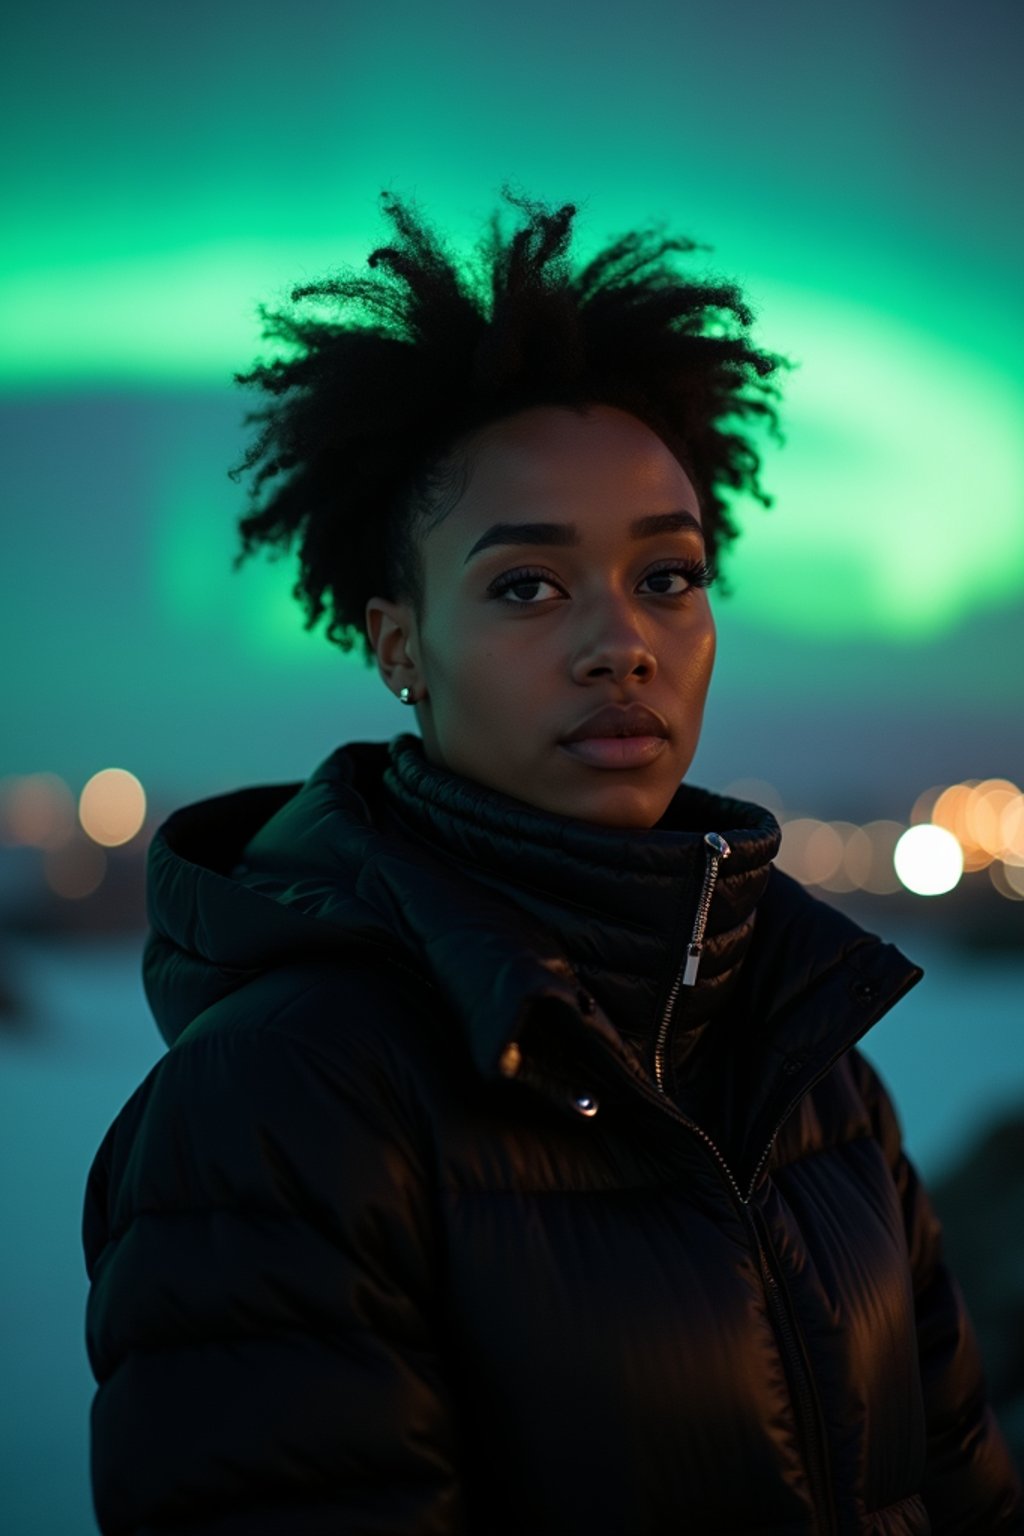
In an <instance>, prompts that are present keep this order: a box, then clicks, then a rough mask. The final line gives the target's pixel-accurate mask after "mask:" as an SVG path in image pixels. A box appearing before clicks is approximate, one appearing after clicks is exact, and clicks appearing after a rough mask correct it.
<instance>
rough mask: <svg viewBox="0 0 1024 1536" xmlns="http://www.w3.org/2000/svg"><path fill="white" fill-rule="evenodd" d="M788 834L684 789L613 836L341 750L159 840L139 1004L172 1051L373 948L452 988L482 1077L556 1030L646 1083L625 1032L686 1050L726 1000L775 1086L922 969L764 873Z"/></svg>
mask: <svg viewBox="0 0 1024 1536" xmlns="http://www.w3.org/2000/svg"><path fill="white" fill-rule="evenodd" d="M709 830H710V831H715V832H718V833H719V834H720V835H723V836H724V837H725V839H726V841H727V842H728V844H729V846H730V854H729V857H728V858H727V859H726V860H724V862H723V863H722V865H721V866H720V870H721V873H720V878H719V880H718V883H717V885H716V886H715V888H714V892H713V895H712V899H711V903H710V910H709V913H708V925H707V942H706V950H705V953H704V955H703V956H702V958H701V975H700V977H699V980H698V983H697V985H696V986H695V987H692V988H688V989H685V990H684V989H682V988H680V987H679V985H678V977H679V976H680V974H681V963H682V960H683V959H684V958H685V952H686V947H687V942H688V940H689V939H690V938H691V937H692V932H693V925H694V919H695V915H696V911H697V908H698V905H699V902H700V897H701V894H702V891H703V890H704V889H705V884H704V882H705V879H706V874H707V867H708V866H707V845H706V843H705V840H704V833H705V832H706V831H709ZM778 845H779V829H778V826H777V823H776V822H775V820H774V818H773V817H772V816H771V814H770V813H769V812H768V811H766V810H764V808H763V807H759V806H755V805H752V804H750V803H748V802H743V801H737V800H732V799H730V798H728V797H726V796H720V795H715V794H713V793H711V792H709V791H707V790H702V789H698V788H695V787H693V786H690V785H686V784H683V785H680V787H679V790H678V791H677V794H676V795H675V796H674V797H673V801H672V802H671V804H670V806H669V807H668V809H667V810H666V813H665V815H664V816H663V818H662V820H661V821H660V822H659V823H658V824H657V826H655V827H653V828H651V829H647V830H642V831H635V830H628V831H623V830H618V829H612V828H605V827H601V826H598V825H595V824H593V823H588V822H583V821H579V820H576V819H574V818H570V817H562V816H557V815H554V814H552V813H549V812H545V811H541V810H538V809H536V808H535V807H532V806H529V805H527V804H526V803H525V802H522V801H519V800H515V799H512V798H511V797H509V796H506V795H503V794H500V793H498V792H497V791H494V790H491V789H489V788H485V787H483V786H481V785H478V784H475V783H473V782H472V781H470V780H468V779H466V778H463V777H462V776H461V775H459V774H455V773H452V772H450V771H449V770H447V769H443V768H438V767H436V766H435V765H432V764H430V763H429V762H428V760H427V759H426V757H425V755H424V753H423V749H422V743H421V742H420V740H419V738H418V737H415V736H412V735H409V734H405V735H401V736H398V737H396V738H395V739H394V740H393V741H392V742H390V743H385V742H351V743H348V744H347V745H346V746H343V747H339V748H338V749H337V750H336V751H335V752H333V753H332V754H331V755H330V756H329V757H327V758H326V759H325V760H324V762H322V763H321V764H320V766H319V767H318V768H317V769H316V771H315V772H314V773H313V774H312V775H311V776H310V778H309V779H307V780H306V781H305V783H292V784H281V785H269V786H263V787H254V788H247V789H241V790H238V791H235V792H233V793H231V794H227V795H221V796H217V797H215V798H212V799H208V800H204V801H201V802H199V803H197V804H194V805H190V806H186V807H184V808H182V809H181V810H179V811H177V812H175V813H174V814H173V815H172V816H170V817H169V818H168V819H167V820H166V821H165V822H164V823H163V825H162V826H161V827H160V828H159V829H158V831H157V833H156V835H155V837H154V839H153V842H152V844H151V847H150V853H149V863H148V909H149V918H150V924H151V933H150V937H149V940H148V942H147V945H146V951H145V956H144V966H143V976H144V983H145V988H146V994H147V997H148V999H149V1003H150V1006H151V1008H152V1010H153V1013H154V1016H155V1018H156V1020H157V1024H158V1026H159V1028H160V1031H161V1033H162V1035H163V1037H164V1039H165V1040H166V1041H167V1042H168V1044H173V1043H174V1041H175V1040H176V1039H177V1038H178V1037H179V1036H180V1034H181V1033H182V1031H183V1030H185V1029H186V1028H187V1027H188V1025H189V1024H190V1023H191V1021H192V1020H193V1019H194V1018H195V1017H196V1016H197V1015H198V1014H199V1013H201V1012H203V1011H204V1010H205V1009H206V1008H208V1007H210V1006H211V1005H212V1004H214V1003H216V1002H217V1001H218V1000H219V999H220V998H222V997H224V996H225V995H227V994H228V993H230V992H232V991H234V990H235V989H236V988H238V987H240V986H242V985H245V984H246V983H247V982H249V981H251V980H253V979H254V978H255V977H257V976H259V975H261V974H263V973H264V972H266V971H270V970H274V969H277V968H279V967H281V966H286V965H291V964H295V963H297V962H304V961H307V960H314V959H316V958H318V957H319V958H328V957H330V958H333V959H338V958H339V957H342V958H343V957H344V955H345V954H350V955H351V956H353V958H354V957H356V956H357V955H358V956H364V957H365V956H366V955H367V954H377V955H379V956H381V957H384V956H386V957H387V959H388V963H390V964H395V965H398V966H401V967H403V968H405V969H408V970H410V971H412V972H413V974H414V975H415V976H416V977H417V978H418V979H419V980H420V982H421V983H422V984H424V985H425V986H427V987H431V988H434V989H436V990H438V991H439V992H440V993H441V994H442V995H443V997H444V998H445V1000H446V1002H447V1004H448V1005H449V1007H450V1008H452V1009H453V1010H454V1012H455V1014H456V1017H457V1018H458V1019H459V1020H460V1022H461V1024H462V1026H463V1029H464V1031H465V1034H466V1037H467V1041H468V1045H469V1048H470V1051H471V1053H472V1056H473V1058H474V1060H475V1062H476V1065H477V1067H478V1069H479V1070H480V1071H481V1072H482V1073H483V1074H484V1075H486V1076H494V1075H496V1074H499V1073H501V1072H502V1070H503V1062H504V1061H505V1060H506V1059H507V1058H506V1055H505V1053H506V1051H507V1048H508V1046H509V1044H510V1043H511V1042H513V1041H520V1040H522V1039H523V1036H524V1033H526V1032H529V1031H532V1030H535V1029H536V1028H537V1027H538V1025H539V1024H540V1023H541V1021H550V1020H551V1019H552V1018H553V1017H557V1018H558V1020H559V1021H560V1023H561V1025H562V1026H563V1028H564V1029H566V1030H568V1039H567V1041H566V1046H565V1048H566V1049H567V1050H568V1051H569V1052H570V1053H572V1052H574V1051H576V1050H578V1049H579V1048H580V1047H581V1046H582V1045H584V1044H587V1043H589V1044H591V1045H592V1044H593V1042H594V1039H595V1037H600V1039H601V1042H602V1043H603V1045H604V1047H605V1048H606V1049H611V1050H612V1051H613V1052H614V1053H615V1054H617V1055H619V1056H620V1057H621V1056H622V1055H623V1054H624V1052H626V1054H628V1055H629V1057H630V1060H629V1062H628V1064H627V1065H628V1068H629V1070H632V1071H634V1072H636V1073H643V1075H644V1078H645V1085H646V1086H647V1087H649V1077H648V1076H647V1074H646V1072H645V1071H644V1069H643V1068H642V1066H641V1064H640V1060H639V1054H638V1053H639V1048H640V1047H642V1046H643V1045H644V1041H643V1039H642V1038H638V1039H635V1040H633V1041H632V1042H630V1041H629V1039H628V1030H627V1031H623V1030H622V1028H621V1024H622V1020H623V1019H624V1018H625V1017H627V1016H629V1017H631V1018H635V1017H637V1016H641V1017H647V1018H649V1022H650V1028H653V1026H654V1023H655V1022H656V1021H657V1020H659V1019H663V1018H664V1017H665V1016H666V1009H667V1010H668V1012H670V1013H671V1014H672V1023H673V1030H674V1033H675V1035H676V1037H677V1041H678V1042H682V1044H683V1047H685V1045H686V1042H687V1038H688V1037H689V1040H690V1043H691V1044H692V1042H693V1041H694V1040H699V1039H700V1036H701V1032H702V1029H703V1027H704V1026H705V1025H706V1024H707V1022H708V1020H709V1019H710V1018H711V1017H713V1016H714V1015H715V1014H716V1012H717V1013H718V1014H721V1012H722V1008H723V1005H724V1006H725V1009H726V1012H727V1014H728V1016H729V1018H730V1020H731V1025H732V1028H733V1029H734V1030H735V1028H737V1027H738V1021H741V1020H744V1019H745V1020H748V1021H752V1022H751V1027H756V1030H757V1039H756V1042H754V1043H755V1044H756V1047H757V1049H756V1052H755V1054H756V1056H757V1057H758V1059H759V1060H760V1061H761V1064H762V1067H764V1068H771V1069H772V1070H771V1071H769V1074H768V1075H769V1077H772V1076H774V1075H776V1074H777V1073H778V1072H782V1073H783V1074H784V1075H785V1076H786V1077H787V1079H788V1080H789V1083H793V1082H798V1081H799V1077H800V1074H801V1071H802V1070H803V1069H804V1068H805V1067H806V1069H807V1070H808V1072H809V1070H810V1067H811V1066H812V1064H813V1062H814V1061H815V1060H818V1059H819V1058H820V1057H821V1055H822V1053H823V1052H824V1051H829V1050H834V1051H835V1053H836V1054H838V1051H839V1050H841V1049H842V1048H844V1044H845V1045H848V1044H850V1043H852V1041H853V1040H855V1039H856V1038H859V1036H860V1035H861V1034H863V1033H864V1031H865V1030H866V1029H867V1028H869V1027H870V1025H871V1024H872V1023H873V1022H874V1021H875V1020H876V1019H877V1018H879V1017H881V1015H882V1014H883V1013H884V1012H885V1011H887V1009H888V1008H889V1007H891V1006H892V1004H893V1003H894V1002H895V1001H896V1000H897V999H898V998H899V997H900V996H902V995H903V993H904V992H905V991H906V990H907V989H908V988H909V987H910V986H912V985H913V984H914V983H915V982H916V981H917V980H919V979H920V976H921V974H922V972H921V970H920V968H919V967H917V966H914V965H912V964H911V963H910V962H909V961H907V960H906V959H905V957H904V956H903V955H901V954H900V952H899V951H898V950H896V949H895V948H894V947H893V946H892V945H886V944H882V943H881V941H880V940H878V939H877V938H876V937H875V936H874V935H873V934H869V933H867V932H865V930H864V929H862V928H860V927H859V926H858V925H857V924H856V923H854V922H852V921H851V920H850V919H849V918H847V917H846V916H845V915H844V914H842V913H840V912H839V911H838V910H836V909H834V908H832V907H830V906H828V905H827V904H826V903H824V902H821V901H819V900H817V899H816V898H815V897H813V896H811V895H810V894H809V893H808V892H806V891H805V890H803V888H802V887H801V886H799V885H798V884H797V883H796V882H795V881H793V880H791V879H789V877H787V876H785V875H783V874H781V873H780V872H779V871H778V870H776V869H774V867H773V866H772V865H771V858H772V857H773V856H774V854H775V853H776V852H777V850H778ZM755 918H756V922H755ZM673 984H674V992H673ZM595 999H596V1006H595V1001H594V1000H595ZM673 999H674V1000H673ZM823 999H826V1000H827V1006H824V1007H823V1006H822V1000H823ZM627 1005H628V1006H627ZM613 1018H614V1019H615V1021H616V1022H615V1023H614V1024H613V1022H612V1019H613ZM753 1021H756V1022H753ZM677 1026H678V1027H677ZM648 1033H649V1031H648ZM624 1035H626V1036H627V1038H626V1040H625V1041H624ZM627 1046H628V1047H629V1050H628V1051H626V1047H627ZM684 1056H685V1049H683V1048H681V1049H680V1052H679V1054H678V1055H677V1056H676V1061H677V1064H679V1063H681V1062H682V1061H683V1058H684ZM789 1083H787V1086H789ZM766 1091H767V1090H766Z"/></svg>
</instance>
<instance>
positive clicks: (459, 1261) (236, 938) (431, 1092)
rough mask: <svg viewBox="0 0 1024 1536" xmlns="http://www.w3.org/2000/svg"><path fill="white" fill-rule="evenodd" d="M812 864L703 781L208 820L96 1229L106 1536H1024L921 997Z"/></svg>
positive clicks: (190, 862)
mask: <svg viewBox="0 0 1024 1536" xmlns="http://www.w3.org/2000/svg"><path fill="white" fill-rule="evenodd" d="M708 831H713V832H716V833H718V834H719V835H720V836H722V837H724V839H725V841H726V843H727V844H728V845H729V849H730V852H729V854H728V856H727V857H724V858H723V860H722V861H721V863H720V865H719V866H718V870H719V879H718V882H717V885H715V886H714V888H713V892H712V888H711V880H710V871H711V870H712V868H713V867H714V864H715V861H714V859H712V858H711V855H710V852H709V847H708V844H707V843H706V841H705V838H704V833H705V832H708ZM778 840H779V832H778V827H777V825H776V824H775V822H774V820H773V819H772V817H771V816H770V815H769V814H768V813H767V812H766V811H763V810H762V809H760V808H759V807H757V806H753V805H749V804H746V803H743V802H739V801H735V800H729V799H725V798H723V797H720V796H716V795H711V794H708V793H705V792H703V791H701V790H697V789H693V788H690V787H688V786H683V787H681V788H680V790H679V791H678V793H677V795H676V797H675V799H674V800H673V802H672V805H671V806H670V807H669V809H668V811H667V812H666V814H665V816H664V817H663V818H662V821H661V822H660V823H659V824H658V826H657V827H654V828H652V829H650V830H649V831H640V832H625V831H618V830H614V829H609V828H603V827H599V826H595V825H592V824H588V823H585V822H581V821H576V820H573V819H570V818H565V817H559V816H554V815H551V814H549V813H546V812H543V811H539V810H534V809H532V808H530V807H528V806H526V805H525V804H523V803H522V802H519V801H517V800H513V799H510V798H508V797H506V796H503V795H501V794H497V793H495V792H493V791H491V790H488V789H484V788H481V787H480V786H478V785H475V784H473V783H471V782H470V781H468V780H466V779H464V778H462V777H460V776H458V775H455V774H451V773H449V772H447V771H445V770H442V769H438V768H435V767H434V766H432V765H431V764H429V763H428V762H427V761H426V759H425V758H424V756H423V753H422V749H421V747H420V744H419V741H418V738H416V737H413V736H402V737H397V738H396V739H395V741H394V742H392V743H391V744H390V746H387V745H385V744H383V743H353V744H351V745H349V746H348V747H346V748H342V749H339V751H337V752H335V753H334V754H333V755H332V756H331V757H329V758H328V759H327V761H326V762H325V763H324V764H323V765H322V766H321V767H320V769H318V770H317V772H316V773H315V774H314V775H313V776H312V778H311V779H310V780H309V781H308V782H307V783H306V784H305V785H303V786H301V787H300V786H297V785H285V786H276V787H268V788H255V789H249V790H243V791H240V792H238V793H236V794H233V795H228V796H224V797H221V798H218V799H215V800H208V801H206V802H204V803H202V804H200V805H196V806H193V807H190V808H188V809H185V810H183V811H180V812H178V813H177V814H175V815H174V816H172V817H171V818H170V820H169V821H167V822H166V823H165V825H164V826H163V828H162V829H161V831H160V832H159V833H158V834H157V837H156V838H155V840H154V843H153V847H152V852H151V859H150V878H151V885H150V903H151V919H152V923H153V934H152V937H151V939H150V943H149V946H148V948H147V953H146V961H145V979H146V985H147V991H148V995H149V998H150V1001H151V1003H152V1006H153V1009H154V1012H155V1014H156V1017H157V1019H158V1021H159V1024H160V1027H161V1029H162V1031H163V1033H164V1035H165V1037H166V1039H167V1041H168V1043H169V1044H170V1046H171V1049H170V1050H169V1051H168V1052H167V1054H166V1055H165V1056H164V1057H163V1059H162V1060H161V1061H160V1062H159V1064H158V1065H157V1066H156V1067H155V1068H154V1070H153V1071H152V1072H151V1073H150V1075H149V1076H148V1077H147V1079H146V1080H145V1082H144V1083H143V1084H142V1085H141V1087H140V1088H139V1089H138V1091H137V1092H136V1093H135V1094H134V1095H133V1097H132V1098H131V1099H130V1100H129V1102H128V1104H127V1105H126V1106H125V1108H124V1109H123V1110H122V1112H121V1113H120V1114H119V1116H118V1118H117V1120H116V1121H115V1123H114V1125H113V1126H112V1127H111V1129H110V1131H109V1133H108V1135H107V1137H106V1138H105V1140H104V1142H103V1145H102V1147H101V1148H100V1151H99V1152H98V1154H97V1157H96V1161H95V1163H94V1166H93V1169H92V1172H91V1174H90V1178H89V1185H88V1191H87V1197H86V1210H85V1225H84V1237H85V1248H86V1256H87V1266H88V1271H89V1275H90V1279H91V1292H90V1296H89V1303H88V1319H87V1327H88V1347H89V1354H90V1359H91V1361H92V1365H93V1368H94V1371H95V1374H96V1377H97V1379H98V1382H99V1390H98V1392H97V1394H96V1397H95V1401H94V1407H93V1417H92V1466H93V1480H94V1491H95V1499H96V1506H97V1511H98V1516H99V1520H100V1524H101V1527H102V1529H103V1531H104V1532H106V1533H109V1536H114V1533H118V1536H120V1533H129V1532H130V1533H135V1536H141V1533H147V1536H157V1533H160V1536H172V1533H185V1532H187V1533H189V1536H241V1533H246V1536H249V1533H251V1536H304V1533H316V1536H327V1533H336V1536H370V1533H374V1536H385V1533H387V1536H404V1533H414V1532H415V1533H422V1536H427V1533H445V1536H455V1533H472V1536H490V1533H494V1536H498V1533H508V1536H512V1533H515V1536H525V1533H530V1536H543V1533H551V1536H556V1533H557V1536H573V1533H581V1536H582V1533H584V1532H586V1533H587V1536H648V1533H649V1536H668V1533H670V1532H683V1531H685V1532H694V1533H709V1536H710V1533H725V1532H729V1533H745V1536H755V1533H757V1536H810V1533H812V1532H813V1533H819V1536H824V1533H831V1536H854V1533H858V1536H860V1533H868V1532H870V1533H873V1536H925V1533H928V1532H931V1533H936V1536H937V1533H946V1536H953V1533H963V1536H968V1533H970V1536H1005V1533H1010V1532H1020V1531H1022V1530H1024V1515H1022V1506H1021V1495H1020V1487H1019V1484H1018V1482H1017V1479H1016V1476H1015V1474H1014V1471H1013V1469H1012V1467H1011V1464H1010V1460H1009V1456H1008V1453H1007V1450H1006V1446H1005V1443H1004V1441H1003V1439H1002V1436H1001V1434H1000V1431H999V1429H998V1427H997V1425H996V1423H995V1421H994V1419H993V1416H992V1413H991V1410H990V1408H989V1406H988V1404H987V1401H986V1396H985V1388H984V1383H983V1379H982V1374H981V1369H980V1365H979V1359H978V1354H977V1349H976V1346H975V1341H974V1336H973V1333H972V1329H971V1325H970V1322H969V1320H968V1318H967V1316H966V1314H965V1311H964V1307H963V1302H962V1299H961V1295H960V1292H959V1290H958V1288H957V1286H956V1283H955V1281H954V1280H953V1278H952V1277H951V1275H950V1274H949V1272H948V1270H947V1268H946V1267H945V1265H944V1263H943V1254H942V1241H941V1232H940V1228H939V1225H938V1223H937V1221H936V1219H935V1216H934V1214H933V1212H932V1209H931V1207H930V1205H929V1202H928V1197H927V1194H926V1192H925V1190H924V1189H923V1187H922V1185H921V1183H920V1181H919V1180H918V1177H917V1175H916V1173H915V1170H914V1168H913V1166H912V1164H911V1163H910V1162H908V1160H907V1158H906V1157H905V1155H904V1153H903V1150H902V1148H901V1143H900V1129H899V1125H898V1122H897V1119H896V1116H895V1113H894V1111H893V1107H892V1105H891V1103H890V1100H889V1098H888V1097H887V1095H886V1092H885V1090H884V1088H883V1086H882V1084H881V1082H880V1081H879V1078H878V1077H877V1075H876V1073H875V1072H874V1071H873V1070H872V1068H871V1066H870V1065H869V1064H868V1062H867V1060H866V1059H865V1058H864V1057H863V1056H862V1055H861V1054H860V1052H859V1051H858V1050H857V1049H856V1046H855V1042H856V1041H857V1040H859V1039H860V1037H861V1036H862V1035H863V1034H864V1033H865V1031H866V1030H868V1029H869V1028H870V1027H871V1025H872V1024H873V1023H874V1022H875V1021H876V1020H877V1019H879V1018H880V1017H881V1016H882V1014H883V1013H885V1012H886V1011H887V1010H888V1009H889V1008H890V1007H891V1006H892V1005H893V1004H894V1003H895V1002H896V1001H897V1000H898V999H899V998H900V997H901V996H902V995H903V994H904V992H906V991H907V989H908V988H909V987H910V986H911V985H913V984H914V982H915V981H917V980H918V978H919V976H920V974H921V973H920V971H919V970H918V968H917V967H915V966H913V965H911V964H910V963H909V962H908V961H907V960H906V959H904V957H903V956H902V955H901V954H900V953H899V952H898V951H897V950H896V949H894V948H893V947H892V946H890V945H887V944H883V943H881V942H880V941H879V940H878V939H877V938H875V937H874V936H872V935H870V934H867V933H865V932H864V931H863V930H862V929H860V928H859V927H857V926H856V925H855V924H853V923H852V922H850V921H849V920H848V919H846V918H845V917H843V916H842V915H840V914H839V913H838V912H836V911H835V910H834V909H832V908H830V907H829V906H827V905H826V904H824V903H822V902H820V901H817V900H816V899H814V898H813V897H811V896H810V895H809V894H808V893H807V892H805V891H804V890H803V889H802V888H801V887H799V886H798V885H797V884H795V883H794V882H793V881H792V880H790V879H788V878H787V877H786V876H784V875H782V874H781V873H779V872H778V871H777V870H775V869H774V868H773V867H772V865H771V862H770V861H771V859H772V857H773V856H774V854H775V852H776V851H777V848H778ZM709 894H710V896H711V899H710V905H708V901H707V898H708V896H709ZM702 906H703V907H705V908H707V925H706V932H705V936H704V948H703V950H698V951H697V953H696V955H695V957H694V962H693V963H691V967H690V969H691V972H692V970H693V965H694V964H696V965H697V975H696V979H695V983H694V984H692V985H689V984H687V985H683V984H681V973H682V971H683V969H684V962H685V959H686V955H687V949H688V945H689V943H690V941H691V940H693V939H694V937H695V935H694V927H695V922H697V919H698V914H699V913H700V911H701V909H702ZM697 926H698V928H699V926H700V924H699V922H698V923H697ZM697 937H698V938H699V934H698V935H697ZM690 979H692V978H688V980H690Z"/></svg>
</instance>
